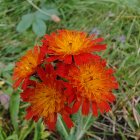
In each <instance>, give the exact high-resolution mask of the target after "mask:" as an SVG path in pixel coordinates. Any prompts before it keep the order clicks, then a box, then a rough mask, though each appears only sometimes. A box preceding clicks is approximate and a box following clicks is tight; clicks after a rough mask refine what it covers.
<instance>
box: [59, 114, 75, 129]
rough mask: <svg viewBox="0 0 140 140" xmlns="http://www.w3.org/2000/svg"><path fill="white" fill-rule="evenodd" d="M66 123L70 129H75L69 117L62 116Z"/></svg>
mask: <svg viewBox="0 0 140 140" xmlns="http://www.w3.org/2000/svg"><path fill="white" fill-rule="evenodd" d="M62 118H63V120H64V122H65V123H66V125H67V127H68V128H71V127H73V122H72V120H71V119H70V117H69V116H68V115H62Z"/></svg>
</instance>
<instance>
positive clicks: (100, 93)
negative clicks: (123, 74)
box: [13, 30, 118, 129]
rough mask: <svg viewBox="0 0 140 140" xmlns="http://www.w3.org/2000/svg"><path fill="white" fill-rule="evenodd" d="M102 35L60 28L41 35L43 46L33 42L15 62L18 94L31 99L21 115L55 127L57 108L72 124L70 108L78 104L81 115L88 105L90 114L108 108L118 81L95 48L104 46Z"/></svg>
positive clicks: (101, 48) (98, 49) (86, 111)
mask: <svg viewBox="0 0 140 140" xmlns="http://www.w3.org/2000/svg"><path fill="white" fill-rule="evenodd" d="M102 41H103V38H95V35H88V34H87V33H85V32H79V31H70V30H59V31H57V32H56V33H52V34H51V35H45V36H44V38H43V40H42V46H40V47H38V46H35V47H34V49H33V50H29V51H28V52H27V53H26V54H25V56H23V57H22V58H21V59H20V60H19V62H17V63H16V66H15V69H14V74H13V79H14V80H15V83H14V85H13V87H14V88H17V87H18V86H20V85H21V86H22V89H23V92H22V94H21V98H22V99H23V101H25V102H28V103H30V106H29V107H28V108H27V115H26V119H33V120H34V121H38V119H39V118H42V119H43V121H44V123H45V124H47V126H48V127H49V129H55V124H56V121H57V116H58V114H60V115H61V116H62V118H63V120H64V122H65V123H66V125H67V126H68V128H71V127H72V126H73V122H72V121H71V119H70V114H73V113H76V112H77V111H78V110H79V108H80V106H81V108H82V114H83V115H87V114H88V113H89V112H90V108H91V109H92V112H93V115H94V116H97V115H98V112H101V113H105V112H108V111H109V110H110V103H112V102H113V101H114V100H115V96H114V94H113V93H112V90H113V89H117V88H118V84H117V81H116V79H115V78H114V76H113V72H114V71H113V70H112V69H110V68H107V67H106V63H105V60H102V59H101V58H100V57H99V56H98V55H96V54H94V52H96V51H101V50H104V49H105V48H106V45H105V44H102V43H101V42H102ZM56 60H57V61H56ZM51 62H53V63H51Z"/></svg>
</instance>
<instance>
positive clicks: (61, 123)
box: [58, 116, 69, 138]
mask: <svg viewBox="0 0 140 140" xmlns="http://www.w3.org/2000/svg"><path fill="white" fill-rule="evenodd" d="M58 121H59V124H60V125H61V127H62V129H63V132H64V136H65V138H68V136H69V134H68V132H67V130H66V128H65V126H64V123H63V122H62V119H61V118H60V116H59V117H58Z"/></svg>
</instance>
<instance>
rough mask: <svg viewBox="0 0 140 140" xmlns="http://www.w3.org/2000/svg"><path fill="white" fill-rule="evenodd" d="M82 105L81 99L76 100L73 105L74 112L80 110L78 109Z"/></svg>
mask: <svg viewBox="0 0 140 140" xmlns="http://www.w3.org/2000/svg"><path fill="white" fill-rule="evenodd" d="M80 105H81V101H76V102H75V103H74V104H73V107H72V113H73V114H74V113H76V112H77V111H78V109H79V108H80Z"/></svg>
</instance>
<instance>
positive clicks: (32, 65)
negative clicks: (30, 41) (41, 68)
mask: <svg viewBox="0 0 140 140" xmlns="http://www.w3.org/2000/svg"><path fill="white" fill-rule="evenodd" d="M44 48H45V47H41V48H39V47H38V46H35V47H34V50H28V51H27V53H26V54H25V55H24V56H23V57H22V58H21V59H20V60H19V62H17V63H16V67H15V69H14V73H13V79H14V80H15V83H14V85H13V87H14V88H16V87H18V86H19V85H20V84H21V82H24V84H23V85H24V87H25V85H26V84H27V81H28V79H29V76H31V75H32V74H33V73H35V71H36V68H37V66H38V65H39V64H40V63H41V62H42V59H43V57H44V56H45V51H44Z"/></svg>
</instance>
